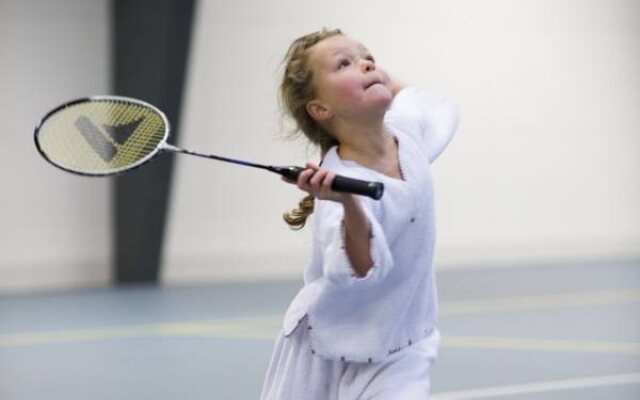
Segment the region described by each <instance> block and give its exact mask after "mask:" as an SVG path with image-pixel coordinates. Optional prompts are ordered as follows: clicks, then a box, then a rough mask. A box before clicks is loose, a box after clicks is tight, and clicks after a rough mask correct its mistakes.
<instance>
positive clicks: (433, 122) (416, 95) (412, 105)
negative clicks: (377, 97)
mask: <svg viewBox="0 0 640 400" xmlns="http://www.w3.org/2000/svg"><path fill="white" fill-rule="evenodd" d="M385 121H386V122H387V123H388V124H389V125H390V126H392V127H394V128H396V129H398V130H401V131H402V132H405V133H407V134H410V135H414V136H417V137H418V138H419V139H420V140H421V141H422V142H423V143H424V145H425V146H426V149H427V153H428V155H429V162H433V161H435V159H436V158H437V157H438V156H439V155H440V153H442V151H443V150H444V149H445V147H447V145H448V144H449V142H450V141H451V138H453V135H454V133H455V132H456V129H457V128H458V121H459V110H458V107H457V105H456V104H455V103H454V102H452V101H451V100H450V99H447V98H445V97H443V96H441V95H438V94H436V93H431V92H428V91H426V90H424V89H419V88H413V87H412V88H406V89H403V90H401V91H400V92H399V93H398V94H396V96H395V98H394V99H393V102H392V104H391V108H390V109H389V111H388V112H387V114H386V115H385Z"/></svg>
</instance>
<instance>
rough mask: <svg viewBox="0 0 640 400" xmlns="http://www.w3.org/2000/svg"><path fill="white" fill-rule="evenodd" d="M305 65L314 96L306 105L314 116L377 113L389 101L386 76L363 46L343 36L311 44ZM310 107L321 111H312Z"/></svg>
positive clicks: (326, 116) (386, 106) (378, 114)
mask: <svg viewBox="0 0 640 400" xmlns="http://www.w3.org/2000/svg"><path fill="white" fill-rule="evenodd" d="M309 66H310V68H311V70H312V72H313V84H314V85H315V88H316V93H317V97H316V99H314V100H312V101H311V102H310V104H308V107H307V109H308V110H310V113H311V115H312V117H314V118H316V119H320V120H322V119H328V118H331V117H334V116H336V117H346V118H348V117H363V116H364V117H367V116H380V115H384V112H385V111H386V110H387V109H388V108H389V105H390V104H391V100H392V98H393V96H392V93H391V84H390V79H389V76H388V75H387V73H386V72H385V71H383V70H382V69H381V68H378V67H377V66H376V63H375V60H374V58H373V56H372V55H371V53H370V52H369V51H368V50H367V48H366V47H364V46H363V45H362V44H360V43H359V42H356V41H355V40H353V39H351V38H349V37H347V36H343V35H337V36H332V37H329V38H327V39H324V40H322V41H321V42H319V43H317V44H316V45H314V46H313V47H312V48H311V49H310V54H309ZM318 106H319V107H321V108H319V109H318V108H317V107H318ZM314 109H315V111H317V110H320V111H324V112H325V113H324V114H322V113H320V114H318V115H314V111H313V110H314Z"/></svg>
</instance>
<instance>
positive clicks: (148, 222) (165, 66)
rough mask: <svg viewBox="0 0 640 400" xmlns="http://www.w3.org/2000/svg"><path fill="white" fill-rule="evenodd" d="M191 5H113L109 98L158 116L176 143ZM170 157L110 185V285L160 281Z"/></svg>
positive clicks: (142, 0) (174, 1) (119, 1)
mask: <svg viewBox="0 0 640 400" xmlns="http://www.w3.org/2000/svg"><path fill="white" fill-rule="evenodd" d="M194 3H195V0H112V2H111V6H112V9H111V11H112V27H113V28H112V34H113V36H112V46H113V51H112V54H113V57H114V63H113V66H112V70H113V77H112V85H113V91H114V92H115V94H118V95H122V96H130V97H135V98H139V99H141V100H144V101H147V102H149V103H151V104H153V105H155V106H157V107H158V108H159V109H161V110H163V111H164V112H165V114H166V115H167V118H168V119H169V121H170V123H171V126H172V132H171V137H172V142H173V143H175V140H176V138H177V136H178V135H177V134H178V132H177V130H176V128H177V126H178V124H179V111H180V105H181V103H182V95H183V87H184V80H185V70H186V65H187V57H188V49H189V42H190V37H191V31H192V21H193V11H194V7H195V4H194ZM172 166H173V156H171V155H168V154H167V155H162V156H160V157H157V159H155V160H154V161H153V162H151V163H150V164H147V165H146V166H144V167H143V168H140V169H138V170H135V171H132V172H129V173H126V174H123V175H121V176H118V177H116V178H114V180H113V214H112V218H113V220H112V221H113V242H112V243H113V269H114V271H113V272H114V279H115V281H116V283H149V282H157V281H158V279H159V275H160V274H159V268H160V256H161V254H162V244H163V238H164V229H165V221H166V215H167V208H168V199H169V192H170V189H171V171H172Z"/></svg>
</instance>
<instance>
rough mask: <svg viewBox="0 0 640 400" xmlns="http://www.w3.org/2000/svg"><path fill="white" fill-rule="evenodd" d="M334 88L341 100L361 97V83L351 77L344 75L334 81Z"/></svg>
mask: <svg viewBox="0 0 640 400" xmlns="http://www.w3.org/2000/svg"><path fill="white" fill-rule="evenodd" d="M335 88H336V94H337V95H338V96H340V97H341V98H342V99H357V98H359V97H360V96H361V95H362V82H361V81H360V80H359V79H357V78H356V77H353V76H349V75H345V76H343V77H341V79H338V80H336V82H335Z"/></svg>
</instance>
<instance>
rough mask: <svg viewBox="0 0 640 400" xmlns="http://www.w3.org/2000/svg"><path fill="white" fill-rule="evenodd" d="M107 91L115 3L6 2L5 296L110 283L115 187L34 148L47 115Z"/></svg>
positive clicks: (2, 51)
mask: <svg viewBox="0 0 640 400" xmlns="http://www.w3.org/2000/svg"><path fill="white" fill-rule="evenodd" d="M108 87H109V24H108V1H107V0H92V1H83V0H56V1H47V0H40V1H25V0H2V1H1V2H0V110H2V127H3V129H2V144H1V145H0V182H2V189H1V192H2V195H1V196H0V235H1V236H2V237H1V238H0V292H11V291H22V290H27V289H28V290H34V289H49V288H56V289H59V288H66V287H77V286H87V285H104V284H106V283H107V282H108V279H109V261H108V260H109V234H110V233H109V229H110V227H109V209H108V208H109V188H108V181H107V180H102V179H99V180H96V179H90V178H82V177H78V176H72V175H70V174H66V173H64V172H62V171H60V170H57V169H55V168H54V167H52V166H49V165H48V164H47V163H46V162H45V161H44V160H42V159H41V158H40V157H39V156H38V154H37V151H36V149H35V146H34V144H33V129H34V127H35V125H36V123H37V122H38V121H39V120H40V118H41V117H42V116H43V115H44V114H45V113H46V112H47V111H48V110H49V109H51V108H52V107H53V106H55V105H57V104H59V103H61V102H63V101H66V100H70V99H73V98H77V97H83V96H86V95H89V94H98V93H105V92H107V90H108Z"/></svg>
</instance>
